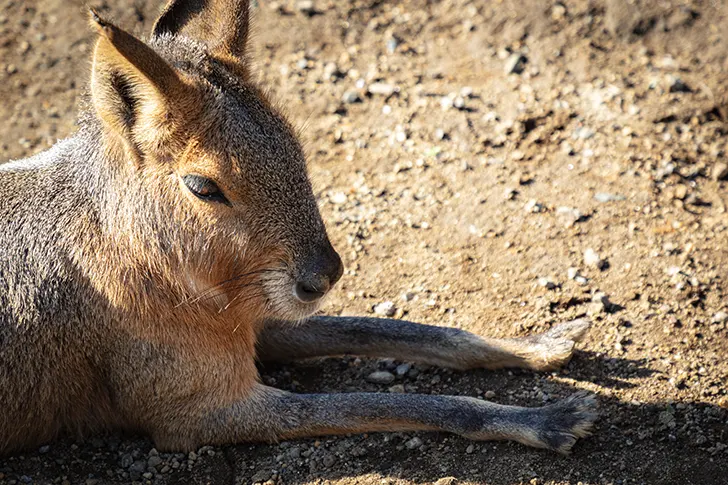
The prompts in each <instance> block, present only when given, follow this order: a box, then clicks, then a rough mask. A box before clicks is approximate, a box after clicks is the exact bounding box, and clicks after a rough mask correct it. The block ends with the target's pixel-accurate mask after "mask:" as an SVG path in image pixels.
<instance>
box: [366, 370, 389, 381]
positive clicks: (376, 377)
mask: <svg viewBox="0 0 728 485" xmlns="http://www.w3.org/2000/svg"><path fill="white" fill-rule="evenodd" d="M366 379H367V381H369V382H371V383H372V384H391V383H392V382H394V374H392V373H391V372H387V371H386V370H379V371H376V372H372V373H371V374H369V375H368V376H367V377H366Z"/></svg>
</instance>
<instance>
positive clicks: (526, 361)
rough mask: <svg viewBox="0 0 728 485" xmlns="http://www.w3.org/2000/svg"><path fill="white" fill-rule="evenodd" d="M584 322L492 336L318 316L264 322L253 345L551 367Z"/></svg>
mask: <svg viewBox="0 0 728 485" xmlns="http://www.w3.org/2000/svg"><path fill="white" fill-rule="evenodd" d="M589 326H590V323H589V321H588V320H586V319H579V320H574V321H571V322H566V323H561V324H557V325H555V326H554V327H553V328H551V329H550V330H549V331H547V332H545V333H542V334H537V335H529V336H527V337H520V338H505V339H494V338H486V337H480V336H478V335H475V334H472V333H470V332H466V331H464V330H459V329H456V328H446V327H437V326H433V325H423V324H418V323H414V322H408V321H406V320H396V319H388V318H372V317H326V316H317V317H311V318H309V319H308V320H305V321H304V322H302V323H299V324H290V323H288V322H276V321H273V322H267V323H266V326H265V328H264V329H263V330H262V331H261V333H260V335H259V337H258V349H259V358H260V359H261V360H264V361H265V360H278V361H281V360H282V361H287V360H295V359H305V358H309V357H321V356H328V355H343V354H354V355H363V356H369V357H391V358H396V359H399V360H407V361H415V362H422V363H426V364H431V365H437V366H442V367H450V368H455V369H471V368H477V367H484V368H488V369H497V368H503V367H521V368H527V369H534V370H551V369H556V368H559V367H561V366H563V365H565V364H566V363H567V362H568V361H569V359H571V356H572V355H573V352H574V346H575V344H576V342H578V341H580V340H581V339H582V338H583V337H584V335H585V334H586V332H587V330H588V329H589Z"/></svg>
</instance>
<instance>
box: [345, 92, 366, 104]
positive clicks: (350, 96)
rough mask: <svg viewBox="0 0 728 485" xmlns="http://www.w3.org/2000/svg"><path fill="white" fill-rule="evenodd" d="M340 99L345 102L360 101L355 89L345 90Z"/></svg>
mask: <svg viewBox="0 0 728 485" xmlns="http://www.w3.org/2000/svg"><path fill="white" fill-rule="evenodd" d="M341 100H342V101H343V102H344V103H346V104H353V103H358V102H360V101H361V97H360V96H359V93H358V92H356V91H346V92H345V93H344V95H343V96H342V97H341Z"/></svg>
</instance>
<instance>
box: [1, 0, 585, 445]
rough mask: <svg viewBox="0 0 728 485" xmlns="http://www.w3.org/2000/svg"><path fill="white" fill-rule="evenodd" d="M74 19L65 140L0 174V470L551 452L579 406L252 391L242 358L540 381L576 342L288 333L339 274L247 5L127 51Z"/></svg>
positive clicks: (188, 11) (197, 19) (161, 26)
mask: <svg viewBox="0 0 728 485" xmlns="http://www.w3.org/2000/svg"><path fill="white" fill-rule="evenodd" d="M91 20H92V25H93V26H94V28H95V29H96V30H97V32H98V33H99V38H98V41H97V43H96V48H95V51H94V59H93V69H92V76H91V82H90V90H89V91H90V93H89V95H88V96H87V98H86V107H85V108H84V109H83V110H82V113H81V119H80V126H81V128H80V130H79V132H78V133H77V134H76V135H75V136H73V137H72V138H69V139H67V140H64V141H62V142H59V143H58V144H57V145H56V146H55V147H53V148H52V149H51V150H49V151H47V152H44V153H42V154H39V155H36V156H35V157H32V158H30V159H27V160H21V161H17V162H12V163H10V164H7V165H4V166H1V167H0V251H1V252H2V254H0V256H1V257H0V400H1V401H2V402H3V403H5V404H4V409H3V413H2V415H0V454H1V453H9V452H13V451H16V450H20V449H23V448H27V447H32V446H37V445H38V444H40V443H42V442H44V441H48V440H51V439H53V437H54V436H56V435H57V434H58V433H59V432H71V433H83V432H89V431H91V432H93V431H96V430H98V429H104V428H124V429H134V430H140V431H142V432H145V433H148V434H150V435H151V436H152V437H153V439H154V440H155V441H156V443H157V446H158V447H160V448H163V449H175V450H189V449H194V448H196V447H198V446H200V445H203V444H208V443H214V444H224V443H233V442H237V441H242V440H276V439H282V438H290V437H300V436H310V435H314V434H328V433H351V432H361V431H376V430H380V431H382V430H430V429H440V430H445V431H451V432H454V433H459V434H462V435H465V436H469V437H471V438H473V439H513V440H517V441H521V442H524V443H527V444H530V445H533V446H541V447H546V448H550V449H554V450H558V451H568V449H569V448H570V447H571V445H572V444H573V442H574V440H575V439H576V437H579V436H584V435H585V434H587V432H588V429H589V426H590V425H591V423H592V421H593V420H594V418H595V415H594V413H593V412H592V411H591V407H592V406H593V400H591V399H590V398H588V397H586V396H577V397H574V398H572V399H569V400H566V401H563V402H562V403H557V404H555V405H552V406H547V407H544V408H534V409H525V408H513V407H508V406H499V405H496V404H491V403H486V402H483V401H478V400H474V399H469V398H458V397H446V396H417V395H392V394H360V393H354V394H345V395H317V394H314V395H295V394H290V393H285V392H282V391H279V390H276V389H272V388H268V387H265V386H263V385H262V384H260V382H259V378H258V374H257V370H256V367H255V361H256V359H267V358H270V359H281V358H306V357H313V356H320V355H332V354H340V353H358V354H362V355H372V356H381V355H388V356H391V357H398V358H402V359H411V360H418V361H423V362H428V363H432V364H436V365H446V366H451V367H455V368H461V369H467V368H473V367H488V368H498V367H503V366H517V367H526V368H533V369H539V370H542V369H552V368H555V367H557V366H560V365H563V364H564V363H566V362H567V361H568V359H569V358H570V357H571V355H572V352H573V347H574V342H575V341H578V340H579V339H580V338H581V336H582V335H583V334H584V332H585V331H586V329H587V327H588V323H586V322H582V321H577V322H572V323H568V324H564V325H561V326H558V327H555V328H554V329H553V330H552V331H551V332H549V333H546V334H544V335H540V336H533V337H528V338H525V339H503V340H496V339H484V338H481V337H477V336H475V335H472V334H469V333H467V332H463V331H459V330H455V329H446V328H440V327H430V326H425V325H417V324H414V323H411V322H404V321H398V320H384V319H372V318H334V317H318V318H308V317H309V316H310V315H311V314H313V313H314V312H315V311H316V310H317V309H318V307H319V305H320V303H321V297H322V296H323V295H324V294H325V293H326V292H327V291H328V290H329V289H330V288H331V286H332V285H333V284H335V283H336V281H337V280H338V279H339V277H340V276H341V273H342V268H341V262H340V259H339V257H338V255H337V254H336V252H335V251H334V250H333V248H332V247H331V244H330V243H329V240H328V237H327V235H326V230H325V228H324V225H323V222H322V220H321V217H320V214H319V212H318V208H317V205H316V200H315V198H314V196H313V193H312V190H311V185H310V183H309V180H308V177H307V174H306V162H305V159H304V156H303V152H302V149H301V147H300V144H299V142H298V140H297V138H296V136H295V132H294V131H293V130H292V129H291V127H290V124H289V123H288V122H287V121H286V120H285V119H284V118H283V117H282V116H281V115H280V114H279V113H278V112H277V111H276V110H275V109H274V108H273V106H272V104H271V103H270V101H268V99H267V98H266V97H265V96H264V94H263V93H262V91H261V89H260V88H259V87H258V86H256V85H254V84H252V83H251V81H250V75H249V73H248V71H247V66H248V61H247V59H246V49H247V38H248V30H249V28H248V1H247V0H172V1H171V2H170V3H169V4H168V5H167V7H166V8H165V10H164V12H163V13H162V16H161V17H160V19H159V20H158V21H157V23H156V24H155V27H154V33H153V35H152V37H151V38H150V39H149V41H148V43H145V42H143V41H141V40H139V39H137V38H135V37H133V36H132V35H130V34H128V33H126V32H124V31H123V30H121V29H119V28H118V27H116V26H114V25H113V24H111V23H109V22H108V21H106V20H104V19H101V18H100V17H99V15H98V14H97V13H95V12H92V14H91ZM189 177H193V179H195V180H199V178H200V177H203V178H204V179H206V180H207V181H208V182H209V181H212V182H214V184H216V186H217V187H219V192H216V191H215V190H212V189H210V187H213V188H214V186H210V185H209V184H208V182H205V185H204V187H203V188H202V189H200V190H202V192H199V191H198V192H199V193H198V195H195V194H194V193H193V187H192V186H191V185H189V184H190V183H191V182H189V180H190V178H189ZM195 177H196V178H195ZM195 187H196V186H195ZM195 190H198V189H195ZM211 194H212V195H211ZM206 197H207V198H206ZM210 197H217V198H213V199H210Z"/></svg>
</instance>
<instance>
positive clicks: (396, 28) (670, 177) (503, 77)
mask: <svg viewBox="0 0 728 485" xmlns="http://www.w3.org/2000/svg"><path fill="white" fill-rule="evenodd" d="M92 3H93V4H95V5H99V6H100V7H101V10H102V11H105V12H106V14H107V15H110V16H111V17H113V18H115V19H116V20H117V21H118V22H119V23H120V24H122V25H123V26H125V27H127V28H129V29H133V30H134V31H135V32H138V33H140V32H144V31H146V30H148V29H149V27H150V25H151V22H153V20H154V16H155V14H156V12H157V11H158V9H159V8H160V5H159V2H157V1H143V0H117V1H115V2H103V3H101V4H99V2H92ZM256 5H257V8H256V29H255V30H256V36H255V42H254V44H255V50H254V52H255V57H256V60H257V64H258V68H259V71H260V76H261V82H262V83H263V84H264V85H265V86H267V87H268V88H269V89H270V91H271V92H272V93H273V95H274V97H275V98H276V99H278V100H279V101H280V103H281V105H282V106H284V107H285V109H286V110H287V112H288V113H289V115H290V118H291V119H292V120H293V121H294V123H296V124H298V125H300V126H302V127H303V128H304V130H303V136H304V138H305V139H306V140H307V147H308V151H309V154H310V160H311V163H310V170H311V176H312V178H313V180H314V184H315V187H316V191H317V195H318V197H319V199H320V205H321V209H322V212H323V214H324V218H325V220H326V221H327V223H328V227H329V233H330V235H331V237H332V240H333V242H334V245H335V246H336V247H337V248H338V250H339V251H340V253H341V254H342V257H343V259H344V261H345V264H346V266H347V271H346V274H345V277H344V279H343V280H342V282H341V283H340V285H339V286H338V289H337V291H336V292H335V295H334V296H333V297H332V298H331V300H330V303H329V304H328V305H327V309H326V310H327V312H329V313H331V314H368V313H379V314H392V315H395V316H397V317H403V318H407V319H411V320H416V321H422V322H428V323H433V324H438V325H443V326H453V327H459V328H463V329H467V330H470V331H473V332H476V333H479V334H483V335H491V336H511V335H525V334H528V333H531V332H536V331H541V330H544V329H547V328H549V327H550V326H551V325H552V324H553V323H555V322H559V321H563V320H567V319H572V318H575V317H578V316H582V315H588V316H590V317H591V319H592V320H593V322H594V327H593V329H592V331H591V333H590V335H589V336H588V337H587V339H586V341H585V342H584V343H583V344H582V345H581V350H580V351H579V352H578V353H577V355H576V356H575V358H574V359H573V360H572V362H571V363H570V364H569V365H568V367H567V368H566V369H564V370H562V371H560V372H554V373H543V374H539V373H533V372H525V371H501V372H485V371H475V372H466V373H460V372H450V371H446V370H442V369H437V368H426V367H423V366H418V365H410V363H402V362H396V361H391V360H360V359H357V358H354V357H346V358H334V359H326V360H323V361H319V362H311V363H305V364H300V365H293V366H280V367H275V368H267V369H263V373H264V379H265V381H266V382H267V383H269V384H271V385H275V386H278V387H281V388H284V389H289V390H295V391H303V392H307V391H330V392H337V391H350V390H354V389H356V390H371V391H375V390H378V391H387V390H389V391H391V392H413V393H414V392H420V393H438V394H457V395H468V396H478V397H481V396H482V397H485V398H488V399H489V400H492V401H495V402H499V403H505V404H520V405H534V406H535V405H541V404H543V403H548V402H552V401H554V400H556V399H558V398H560V397H563V396H566V395H568V394H570V393H572V392H573V391H574V390H576V389H585V390H588V391H591V392H593V393H595V394H596V395H597V397H598V400H599V402H600V406H601V418H600V420H599V421H598V423H597V425H596V429H595V434H594V435H593V436H592V437H590V438H587V439H585V440H582V441H580V442H579V443H578V444H577V446H576V447H575V449H574V452H573V454H572V455H571V456H570V457H561V456H557V455H554V454H552V453H548V452H543V451H536V450H531V449H527V448H525V447H523V446H520V445H515V444H510V443H490V442H489V443H474V442H469V441H467V440H465V439H461V438H458V437H454V436H448V435H445V434H436V433H388V434H371V435H356V436H346V437H340V438H327V437H324V438H320V439H318V440H313V439H312V440H300V441H294V442H285V443H280V444H277V445H271V446H259V445H255V446H252V445H239V446H231V447H226V448H205V449H202V450H199V451H198V452H196V453H190V454H189V455H174V454H159V453H157V452H156V450H154V448H153V445H152V443H151V442H150V441H149V440H147V439H144V438H140V437H123V436H118V435H108V436H100V437H94V438H92V439H89V440H88V441H85V442H82V443H74V442H72V441H68V440H66V441H59V442H54V443H49V444H48V445H46V446H44V447H42V448H40V449H39V450H37V451H36V452H33V453H30V454H27V455H23V456H15V457H10V458H6V459H3V460H0V483H1V484H17V483H64V484H65V483H81V484H87V485H91V484H102V483H130V482H138V483H153V484H188V483H211V484H218V483H235V484H237V483H255V482H261V483H266V484H305V483H331V484H351V483H362V484H382V485H384V484H410V483H417V484H420V483H436V484H438V485H450V484H456V483H488V484H511V483H524V484H534V485H535V484H600V485H601V484H631V483H635V484H641V483H643V484H689V483H694V484H701V485H711V484H716V485H717V484H721V483H726V482H725V480H726V479H725V474H726V471H728V391H727V390H726V381H727V380H728V363H727V362H726V353H727V352H726V351H727V350H728V329H727V327H728V313H727V312H728V300H727V298H728V281H727V280H726V278H727V275H728V213H726V204H728V181H727V180H726V179H728V166H727V165H726V160H725V151H726V145H725V143H726V137H725V135H726V131H727V129H728V128H727V127H726V116H727V115H728V111H726V110H727V109H728V104H726V102H725V101H726V100H727V99H728V98H727V97H726V92H727V89H726V82H725V81H726V75H725V74H724V73H725V72H726V68H728V65H727V64H726V55H727V54H728V49H727V47H726V46H728V31H726V25H728V19H727V17H728V15H727V14H726V13H727V12H726V7H724V5H723V2H716V1H708V0H682V1H673V0H665V1H657V0H655V1H652V0H632V1H629V2H627V1H618V0H613V1H612V0H603V1H600V0H594V1H586V0H564V1H563V2H553V1H551V0H549V1H540V0H521V1H519V0H497V1H496V0H494V1H478V0H441V1H436V0H430V1H427V0H404V1H401V2H386V1H381V0H339V1H335V0H328V1H325V0H314V1H297V2H294V1H282V2H281V1H278V2H274V1H270V0H259V2H258V3H257V4H256ZM92 41H93V39H92V35H91V33H90V30H89V29H88V28H87V27H86V26H85V17H84V14H83V11H82V2H81V1H80V0H73V1H69V0H63V1H62V0H44V1H40V0H25V1H19V0H2V1H0V97H1V99H2V100H3V103H2V105H0V119H2V120H3V124H2V136H1V137H0V159H3V160H5V159H12V158H19V157H23V156H26V155H29V154H31V153H34V152H37V151H40V150H42V149H45V148H46V147H48V146H50V145H51V144H52V143H54V142H55V140H56V139H58V138H62V137H64V136H66V135H68V134H69V133H71V132H72V131H73V130H74V117H75V111H76V100H77V99H78V94H79V92H80V90H81V89H82V88H83V87H84V85H85V83H86V78H87V75H88V57H89V53H90V49H91V46H92ZM375 371H382V372H388V373H390V374H379V375H378V376H379V378H380V380H379V381H378V382H381V383H373V382H370V380H371V379H370V380H367V377H368V376H370V374H371V373H372V372H375ZM375 380H376V379H375Z"/></svg>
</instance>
